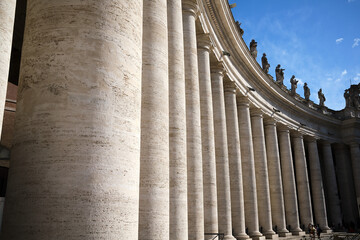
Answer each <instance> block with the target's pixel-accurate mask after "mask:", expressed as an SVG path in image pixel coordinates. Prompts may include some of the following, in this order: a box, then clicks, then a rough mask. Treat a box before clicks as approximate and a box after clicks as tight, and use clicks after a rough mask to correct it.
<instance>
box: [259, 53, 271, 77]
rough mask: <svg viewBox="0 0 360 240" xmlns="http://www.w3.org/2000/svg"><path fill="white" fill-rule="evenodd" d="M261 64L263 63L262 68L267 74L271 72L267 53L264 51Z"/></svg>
mask: <svg viewBox="0 0 360 240" xmlns="http://www.w3.org/2000/svg"><path fill="white" fill-rule="evenodd" d="M261 64H262V69H263V70H264V72H265V73H266V74H268V73H269V68H270V64H269V62H268V60H267V57H266V54H265V53H264V54H263V56H262V58H261Z"/></svg>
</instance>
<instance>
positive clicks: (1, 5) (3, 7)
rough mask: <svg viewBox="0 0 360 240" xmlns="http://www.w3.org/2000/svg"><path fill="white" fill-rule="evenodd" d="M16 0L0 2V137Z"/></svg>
mask: <svg viewBox="0 0 360 240" xmlns="http://www.w3.org/2000/svg"><path fill="white" fill-rule="evenodd" d="M15 6H16V0H2V1H0V136H1V130H2V125H3V115H4V106H5V98H6V89H7V83H8V75H9V66H10V55H11V46H12V38H13V27H14V19H15Z"/></svg>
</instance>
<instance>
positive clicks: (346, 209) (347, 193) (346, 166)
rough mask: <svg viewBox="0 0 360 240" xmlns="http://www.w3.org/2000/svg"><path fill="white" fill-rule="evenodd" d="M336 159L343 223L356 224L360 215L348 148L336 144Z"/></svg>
mask: <svg viewBox="0 0 360 240" xmlns="http://www.w3.org/2000/svg"><path fill="white" fill-rule="evenodd" d="M334 157H335V162H336V174H337V180H338V181H339V182H338V184H339V193H340V196H341V199H340V200H341V210H342V213H343V223H344V224H350V223H351V222H354V223H355V222H356V221H357V219H358V218H359V214H358V207H357V203H356V193H355V186H354V185H355V184H354V182H353V179H354V178H353V171H352V166H351V163H350V159H351V157H350V151H349V149H348V146H347V145H345V144H342V143H336V144H334Z"/></svg>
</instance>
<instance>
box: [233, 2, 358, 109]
mask: <svg viewBox="0 0 360 240" xmlns="http://www.w3.org/2000/svg"><path fill="white" fill-rule="evenodd" d="M232 3H236V5H237V6H236V7H235V8H233V9H232V10H233V15H234V18H235V19H236V20H238V21H239V22H241V23H242V24H241V27H242V28H243V29H244V31H245V33H244V35H243V38H244V40H245V42H246V43H247V45H249V43H250V41H251V39H255V40H256V41H257V43H258V47H257V49H258V57H257V61H258V62H259V63H261V56H262V54H263V53H264V52H265V53H266V55H267V58H268V61H269V63H270V65H271V67H270V70H269V73H270V74H271V75H273V76H275V74H274V71H275V67H276V65H277V64H281V66H282V68H285V69H286V70H285V79H284V84H285V85H286V86H287V87H288V88H290V82H289V80H290V77H291V76H292V75H295V76H296V78H297V79H299V80H300V81H299V84H298V88H297V92H298V93H299V94H300V95H301V96H303V94H304V91H303V83H304V82H307V84H308V86H309V88H310V91H311V96H310V99H311V100H313V101H314V102H315V103H318V102H319V100H318V97H317V92H318V90H319V89H320V88H322V90H323V93H324V94H325V97H326V102H325V105H326V106H327V107H329V108H331V109H334V110H340V109H343V108H344V107H345V100H344V97H343V94H344V90H345V89H347V88H349V86H350V79H351V83H352V84H358V83H360V0H272V1H270V0H246V1H245V0H229V4H232Z"/></svg>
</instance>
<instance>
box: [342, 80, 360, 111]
mask: <svg viewBox="0 0 360 240" xmlns="http://www.w3.org/2000/svg"><path fill="white" fill-rule="evenodd" d="M344 98H345V101H346V107H352V108H356V109H359V110H360V83H359V84H358V85H351V86H350V88H349V89H346V90H345V92H344Z"/></svg>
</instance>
